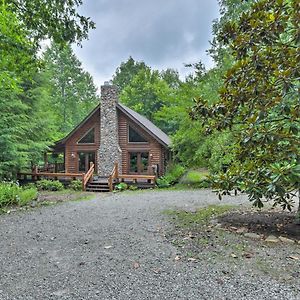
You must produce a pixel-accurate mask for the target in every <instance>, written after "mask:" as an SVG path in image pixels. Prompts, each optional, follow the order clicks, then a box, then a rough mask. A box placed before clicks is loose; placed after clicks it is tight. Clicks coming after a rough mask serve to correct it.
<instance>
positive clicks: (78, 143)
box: [76, 126, 96, 145]
mask: <svg viewBox="0 0 300 300" xmlns="http://www.w3.org/2000/svg"><path fill="white" fill-rule="evenodd" d="M92 130H94V142H92V143H80V141H81V140H82V139H83V138H84V137H86V136H87V135H88V134H89V133H90V132H91V131H92ZM76 144H77V145H95V144H96V130H95V126H93V127H91V128H90V129H89V130H88V131H86V133H85V134H84V135H82V136H81V137H80V138H79V139H78V140H77V142H76Z"/></svg>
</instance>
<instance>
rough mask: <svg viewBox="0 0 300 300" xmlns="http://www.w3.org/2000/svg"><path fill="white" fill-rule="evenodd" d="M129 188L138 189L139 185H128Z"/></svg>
mask: <svg viewBox="0 0 300 300" xmlns="http://www.w3.org/2000/svg"><path fill="white" fill-rule="evenodd" d="M128 189H129V190H131V191H136V190H137V189H138V187H137V186H136V185H130V186H129V187H128Z"/></svg>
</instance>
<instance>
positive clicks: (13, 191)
mask: <svg viewBox="0 0 300 300" xmlns="http://www.w3.org/2000/svg"><path fill="white" fill-rule="evenodd" d="M36 198H37V189H36V188H35V187H30V188H28V187H26V188H21V187H20V186H19V185H18V184H16V183H14V182H2V183H0V207H5V206H10V205H20V206H22V205H25V204H27V203H28V202H30V201H32V200H35V199H36Z"/></svg>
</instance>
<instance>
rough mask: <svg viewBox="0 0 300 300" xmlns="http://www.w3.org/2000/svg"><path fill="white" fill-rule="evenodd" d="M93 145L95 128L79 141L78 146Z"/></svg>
mask: <svg viewBox="0 0 300 300" xmlns="http://www.w3.org/2000/svg"><path fill="white" fill-rule="evenodd" d="M93 143H95V128H92V129H91V130H89V131H88V132H87V133H86V134H85V135H84V136H83V137H82V138H81V139H80V140H79V141H78V144H93Z"/></svg>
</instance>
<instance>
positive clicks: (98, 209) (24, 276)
mask: <svg viewBox="0 0 300 300" xmlns="http://www.w3.org/2000/svg"><path fill="white" fill-rule="evenodd" d="M212 203H220V201H218V200H217V199H216V197H215V196H214V194H212V193H211V192H210V191H208V190H201V191H146V192H134V193H129V192H126V193H120V194H107V195H105V196H103V194H101V195H98V196H96V198H95V199H93V200H90V201H82V202H67V203H63V204H59V205H56V206H52V207H41V208H36V209H34V210H32V211H27V212H16V213H13V214H10V215H1V216H0V234H1V239H0V254H1V255H0V268H1V269H0V274H1V279H0V299H1V300H6V299H22V300H24V299H25V300H27V299H28V300H29V299H73V300H77V299H101V300H102V299H110V300H111V299H122V300H123V299H125V300H126V299H289V300H292V299H300V290H299V287H298V286H289V285H287V284H283V283H280V282H279V281H276V280H274V279H271V278H269V277H267V276H265V277H263V275H262V276H261V277H259V278H258V277H257V275H253V274H251V273H247V272H241V271H240V270H239V267H238V265H237V266H235V267H234V266H233V267H232V266H231V268H233V269H231V274H230V276H229V275H228V274H225V273H224V269H226V267H227V266H226V264H225V265H224V262H219V263H216V262H210V261H200V262H198V263H193V262H189V263H188V262H185V261H181V260H179V261H176V260H174V258H175V257H176V255H177V251H178V250H177V249H176V248H175V247H174V246H172V245H171V244H170V243H168V242H167V241H166V239H165V237H164V232H165V230H167V229H168V227H169V226H170V225H169V223H168V222H167V216H165V215H163V214H162V213H161V212H162V211H163V210H165V209H174V208H183V209H186V210H194V209H196V208H197V207H199V206H205V205H207V204H212ZM221 203H235V204H237V203H238V204H243V203H247V199H245V198H243V197H235V198H229V197H228V198H224V199H223V200H222V202H221Z"/></svg>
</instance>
